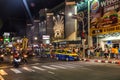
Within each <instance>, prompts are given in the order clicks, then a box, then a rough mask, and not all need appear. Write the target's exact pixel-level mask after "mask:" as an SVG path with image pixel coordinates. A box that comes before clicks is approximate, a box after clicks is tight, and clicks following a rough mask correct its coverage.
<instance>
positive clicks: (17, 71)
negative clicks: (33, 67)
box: [10, 68, 22, 74]
mask: <svg viewBox="0 0 120 80" xmlns="http://www.w3.org/2000/svg"><path fill="white" fill-rule="evenodd" d="M10 70H12V71H13V72H14V73H16V74H18V73H22V72H21V71H20V70H18V69H14V68H11V69H10Z"/></svg>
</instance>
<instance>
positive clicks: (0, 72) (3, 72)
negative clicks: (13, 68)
mask: <svg viewBox="0 0 120 80" xmlns="http://www.w3.org/2000/svg"><path fill="white" fill-rule="evenodd" d="M0 74H1V75H8V74H7V73H6V72H5V71H4V70H2V69H1V70H0Z"/></svg>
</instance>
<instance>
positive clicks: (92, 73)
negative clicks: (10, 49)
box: [0, 61, 120, 80]
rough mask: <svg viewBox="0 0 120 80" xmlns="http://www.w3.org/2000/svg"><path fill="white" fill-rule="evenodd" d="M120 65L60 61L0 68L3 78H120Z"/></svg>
mask: <svg viewBox="0 0 120 80" xmlns="http://www.w3.org/2000/svg"><path fill="white" fill-rule="evenodd" d="M119 72H120V65H117V64H109V63H95V62H82V61H70V62H66V61H59V62H48V63H38V62H37V63H34V64H25V65H20V67H19V68H13V67H8V68H7V67H6V68H1V69H0V79H1V80H120V77H119Z"/></svg>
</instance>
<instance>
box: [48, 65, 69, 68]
mask: <svg viewBox="0 0 120 80" xmlns="http://www.w3.org/2000/svg"><path fill="white" fill-rule="evenodd" d="M50 66H52V67H56V68H61V69H67V68H65V67H63V66H58V65H50Z"/></svg>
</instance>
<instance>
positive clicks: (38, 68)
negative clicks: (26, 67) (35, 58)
mask: <svg viewBox="0 0 120 80" xmlns="http://www.w3.org/2000/svg"><path fill="white" fill-rule="evenodd" d="M32 68H34V69H37V70H41V71H45V69H43V68H40V67H37V66H32Z"/></svg>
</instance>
